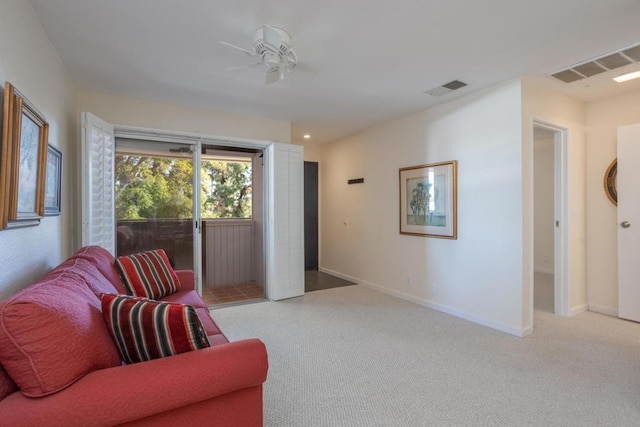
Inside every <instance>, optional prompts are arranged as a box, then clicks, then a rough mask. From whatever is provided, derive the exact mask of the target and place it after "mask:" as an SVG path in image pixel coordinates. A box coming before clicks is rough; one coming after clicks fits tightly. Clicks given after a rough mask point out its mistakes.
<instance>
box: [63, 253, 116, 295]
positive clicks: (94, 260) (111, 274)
mask: <svg viewBox="0 0 640 427" xmlns="http://www.w3.org/2000/svg"><path fill="white" fill-rule="evenodd" d="M72 258H83V259H86V260H87V261H89V262H91V264H93V265H94V266H95V267H96V268H97V269H98V271H99V272H100V273H101V274H102V275H103V276H104V277H105V278H106V279H107V280H108V281H109V282H110V283H111V284H112V285H113V286H114V287H115V288H116V290H117V293H119V294H124V293H126V292H127V290H126V289H125V287H124V284H123V283H122V280H121V279H120V273H119V272H118V269H117V268H116V264H115V258H114V257H113V255H111V253H110V252H109V251H108V250H106V249H105V248H103V247H101V246H95V245H93V246H85V247H83V248H81V249H80V250H78V252H76V253H75V254H73V256H72Z"/></svg>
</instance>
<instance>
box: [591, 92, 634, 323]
mask: <svg viewBox="0 0 640 427" xmlns="http://www.w3.org/2000/svg"><path fill="white" fill-rule="evenodd" d="M587 122H588V129H587V135H586V140H587V160H586V164H587V171H586V180H587V235H588V236H589V239H588V240H587V256H588V260H589V262H588V264H587V265H588V267H587V268H588V270H587V271H588V278H589V282H588V290H589V309H590V310H594V311H600V312H603V313H606V314H610V315H613V316H617V314H618V270H617V268H618V246H617V245H618V239H617V218H616V215H617V210H616V207H615V206H614V205H613V204H612V203H611V202H610V201H609V199H607V196H606V195H605V192H604V186H603V180H604V174H605V171H606V169H607V167H608V166H609V164H610V163H611V162H612V161H613V159H615V158H616V156H617V154H616V152H617V147H616V146H617V128H618V126H623V125H630V124H635V123H640V92H633V93H629V94H626V95H621V96H616V97H612V98H606V99H603V100H600V101H595V102H591V103H589V104H587Z"/></svg>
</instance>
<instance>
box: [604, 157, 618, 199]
mask: <svg viewBox="0 0 640 427" xmlns="http://www.w3.org/2000/svg"><path fill="white" fill-rule="evenodd" d="M617 176H618V159H614V160H613V162H611V164H610V165H609V167H608V168H607V171H606V172H605V174H604V192H605V193H606V194H607V197H608V198H609V200H610V201H611V203H613V204H614V205H615V206H618V191H617V190H616V178H617Z"/></svg>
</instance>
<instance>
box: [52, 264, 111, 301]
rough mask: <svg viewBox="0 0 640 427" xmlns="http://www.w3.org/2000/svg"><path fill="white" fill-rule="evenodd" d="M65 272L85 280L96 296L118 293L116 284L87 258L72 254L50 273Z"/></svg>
mask: <svg viewBox="0 0 640 427" xmlns="http://www.w3.org/2000/svg"><path fill="white" fill-rule="evenodd" d="M63 272H65V273H68V274H70V275H72V276H76V277H78V278H80V279H81V280H82V281H84V283H85V285H86V286H87V287H88V288H89V289H90V290H91V292H93V294H94V295H95V296H96V297H100V294H103V293H118V290H117V289H116V288H115V286H113V285H112V284H111V282H110V281H109V280H107V278H106V277H104V276H103V275H102V274H101V273H100V271H99V270H98V269H97V268H96V266H95V265H94V263H93V262H91V261H89V260H87V259H85V258H81V257H76V256H72V257H71V258H69V259H67V260H66V261H64V262H63V263H62V264H60V265H59V266H57V267H56V268H54V269H53V270H52V271H51V273H50V274H55V273H63Z"/></svg>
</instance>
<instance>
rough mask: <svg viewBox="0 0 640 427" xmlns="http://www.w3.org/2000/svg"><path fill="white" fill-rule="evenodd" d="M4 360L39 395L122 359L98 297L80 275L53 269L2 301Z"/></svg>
mask: <svg viewBox="0 0 640 427" xmlns="http://www.w3.org/2000/svg"><path fill="white" fill-rule="evenodd" d="M0 363H1V364H2V365H3V366H4V368H5V369H6V371H7V373H8V374H9V375H10V376H11V378H12V379H13V380H14V381H15V383H16V384H17V385H18V386H19V387H20V389H21V390H22V392H23V393H24V394H25V395H26V396H29V397H39V396H45V395H48V394H52V393H55V392H57V391H59V390H62V389H63V388H65V387H67V386H69V385H70V384H72V383H74V382H75V381H77V380H78V379H80V378H81V377H83V376H84V375H86V374H88V373H90V372H92V371H94V370H97V369H103V368H109V367H113V366H118V365H120V364H121V363H122V361H121V359H120V355H119V354H118V350H117V349H116V347H115V346H114V345H113V342H112V340H111V337H110V336H109V332H108V331H107V328H106V327H105V325H104V321H103V320H102V311H101V307H100V300H99V299H98V297H96V296H95V295H94V294H93V293H92V292H91V290H89V288H87V286H86V285H85V283H84V282H83V281H82V280H81V279H80V278H79V277H77V276H75V275H71V274H69V273H65V272H52V273H50V274H48V275H47V276H45V277H44V278H43V279H42V280H41V281H40V282H38V283H36V284H35V285H32V286H30V287H28V288H26V289H24V290H23V291H21V292H19V293H18V294H16V295H14V296H13V297H11V298H9V299H7V300H5V301H3V302H2V303H1V304H0Z"/></svg>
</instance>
